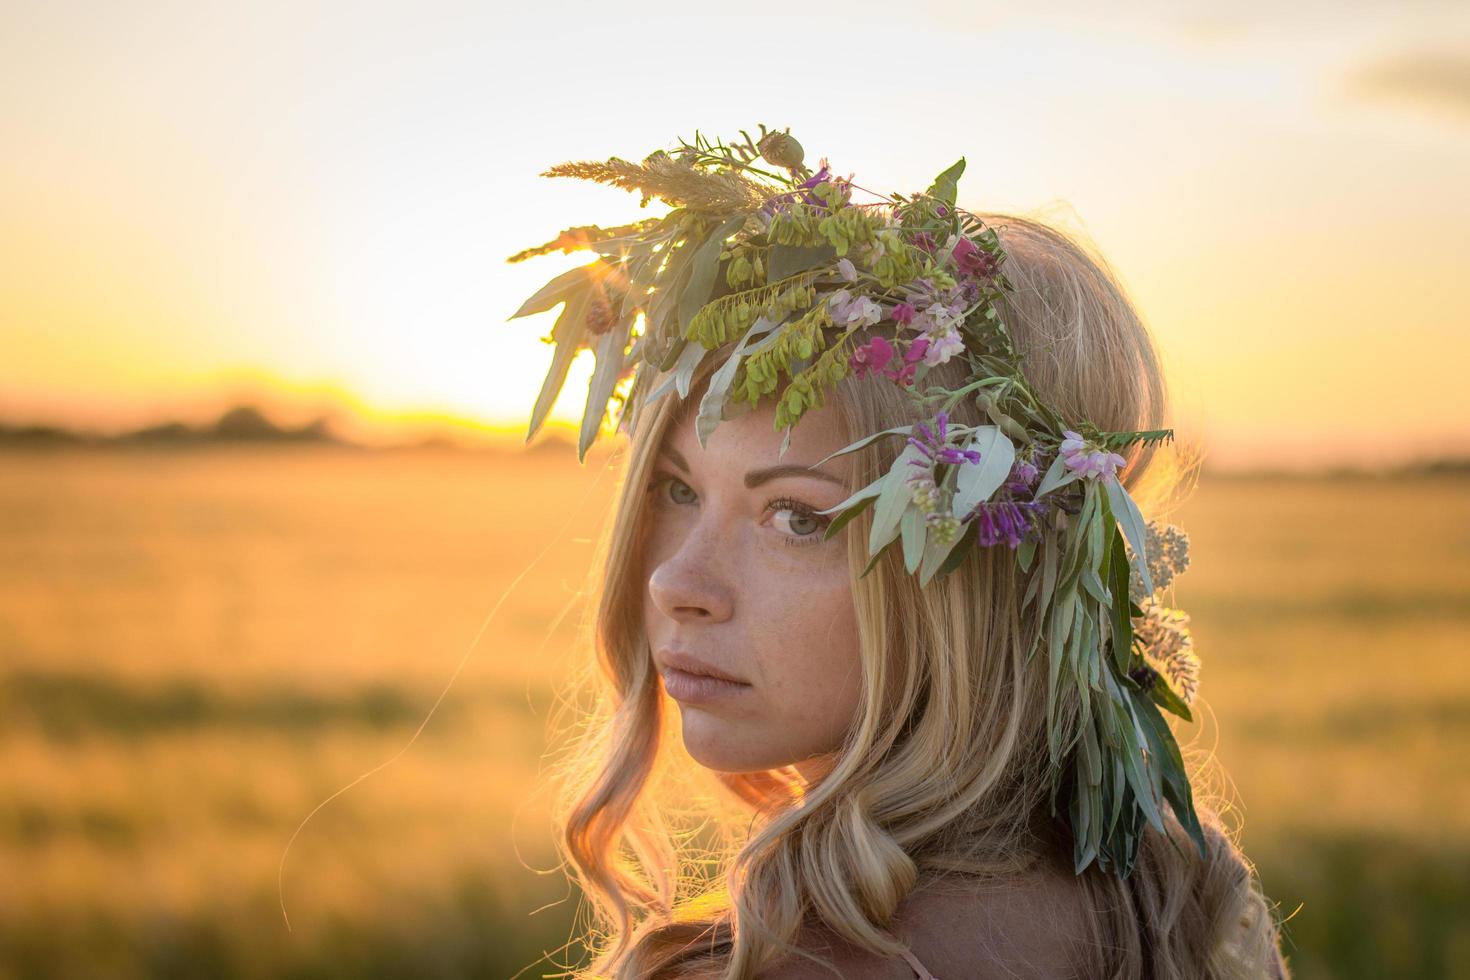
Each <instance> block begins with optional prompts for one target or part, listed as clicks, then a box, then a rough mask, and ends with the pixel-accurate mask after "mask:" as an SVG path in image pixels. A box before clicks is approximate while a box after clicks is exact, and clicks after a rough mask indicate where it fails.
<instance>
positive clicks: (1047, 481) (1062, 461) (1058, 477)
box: [1036, 456, 1081, 500]
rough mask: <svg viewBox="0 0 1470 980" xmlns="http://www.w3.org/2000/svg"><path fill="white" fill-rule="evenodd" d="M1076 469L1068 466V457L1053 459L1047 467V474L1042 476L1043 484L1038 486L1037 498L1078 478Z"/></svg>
mask: <svg viewBox="0 0 1470 980" xmlns="http://www.w3.org/2000/svg"><path fill="white" fill-rule="evenodd" d="M1080 475H1081V474H1079V473H1078V472H1077V471H1076V470H1072V469H1068V468H1067V458H1066V457H1065V456H1058V457H1057V458H1056V459H1054V460H1052V462H1051V465H1050V466H1048V467H1047V468H1046V475H1045V476H1043V477H1042V478H1041V484H1040V485H1039V486H1037V488H1036V499H1038V500H1039V499H1041V497H1042V496H1043V495H1044V494H1048V493H1051V492H1052V491H1053V490H1056V489H1058V488H1060V487H1064V486H1066V485H1067V484H1069V483H1071V482H1072V481H1073V480H1076V479H1078V477H1079V476H1080Z"/></svg>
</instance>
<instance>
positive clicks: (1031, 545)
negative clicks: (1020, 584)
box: [1016, 537, 1036, 572]
mask: <svg viewBox="0 0 1470 980" xmlns="http://www.w3.org/2000/svg"><path fill="white" fill-rule="evenodd" d="M1035 560H1036V538H1035V537H1028V538H1024V539H1022V541H1021V545H1020V547H1018V548H1017V549H1016V564H1017V565H1018V566H1020V569H1021V571H1023V572H1029V571H1031V563H1032V562H1033V561H1035Z"/></svg>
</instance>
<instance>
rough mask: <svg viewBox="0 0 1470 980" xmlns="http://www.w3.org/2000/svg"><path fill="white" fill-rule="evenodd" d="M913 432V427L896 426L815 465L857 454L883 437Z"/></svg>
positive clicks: (860, 440) (823, 458)
mask: <svg viewBox="0 0 1470 980" xmlns="http://www.w3.org/2000/svg"><path fill="white" fill-rule="evenodd" d="M913 431H914V427H913V426H912V425H897V426H894V427H893V428H891V429H884V430H883V431H882V432H875V433H873V434H872V435H870V436H864V437H863V438H861V439H859V440H858V441H857V442H855V443H853V444H852V445H850V446H844V447H843V448H841V449H839V450H837V451H836V452H835V453H831V454H829V455H827V456H823V457H822V458H821V459H819V460H817V462H816V464H815V465H817V466H821V465H822V464H823V463H825V462H827V460H829V459H833V458H834V457H837V456H842V455H845V454H847V453H855V452H857V451H858V450H859V449H861V448H863V447H864V446H866V445H868V444H869V443H871V442H873V441H875V440H877V439H880V438H882V437H883V436H890V435H905V436H906V435H909V434H911V433H912V432H913Z"/></svg>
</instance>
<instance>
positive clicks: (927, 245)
mask: <svg viewBox="0 0 1470 980" xmlns="http://www.w3.org/2000/svg"><path fill="white" fill-rule="evenodd" d="M913 246H914V248H921V249H923V250H924V251H926V252H928V253H929V254H930V255H933V254H934V252H935V251H936V250H937V249H938V248H939V244H938V243H937V242H935V241H934V236H933V235H931V234H929V233H928V232H927V231H921V232H919V233H918V234H917V235H915V236H914V241H913Z"/></svg>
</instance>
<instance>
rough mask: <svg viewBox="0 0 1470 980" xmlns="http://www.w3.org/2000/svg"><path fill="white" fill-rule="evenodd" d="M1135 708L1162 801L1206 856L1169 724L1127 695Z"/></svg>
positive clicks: (1137, 696)
mask: <svg viewBox="0 0 1470 980" xmlns="http://www.w3.org/2000/svg"><path fill="white" fill-rule="evenodd" d="M1130 696H1131V697H1133V698H1134V700H1135V701H1136V702H1139V704H1138V711H1137V715H1138V718H1139V721H1140V725H1139V727H1140V728H1142V729H1143V734H1144V737H1145V738H1146V739H1147V740H1148V745H1149V752H1150V754H1151V755H1152V756H1153V758H1154V759H1155V760H1156V765H1158V767H1159V771H1160V774H1161V776H1162V777H1163V783H1164V799H1165V800H1167V801H1168V803H1169V806H1170V807H1172V808H1173V809H1174V816H1175V817H1177V818H1178V820H1179V823H1180V824H1181V825H1183V827H1184V829H1185V830H1186V831H1187V832H1188V833H1189V836H1190V837H1191V838H1193V839H1194V843H1195V846H1196V847H1198V848H1199V853H1200V857H1202V858H1203V857H1205V856H1206V855H1207V854H1208V850H1209V849H1208V847H1207V846H1206V844H1205V834H1204V828H1202V827H1201V826H1200V822H1199V814H1197V813H1196V812H1195V809H1194V793H1193V791H1192V790H1191V788H1190V785H1189V774H1188V773H1187V772H1186V771H1185V768H1184V759H1183V757H1182V756H1181V754H1180V752H1179V743H1178V742H1176V741H1175V740H1174V733H1173V732H1171V731H1170V730H1169V724H1168V722H1167V721H1165V720H1164V716H1163V715H1162V714H1160V713H1159V712H1158V711H1157V710H1156V709H1155V708H1154V707H1153V706H1152V705H1150V704H1148V703H1147V702H1145V701H1144V700H1143V696H1142V695H1140V694H1138V693H1137V692H1130Z"/></svg>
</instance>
